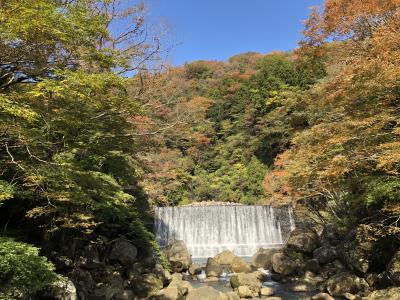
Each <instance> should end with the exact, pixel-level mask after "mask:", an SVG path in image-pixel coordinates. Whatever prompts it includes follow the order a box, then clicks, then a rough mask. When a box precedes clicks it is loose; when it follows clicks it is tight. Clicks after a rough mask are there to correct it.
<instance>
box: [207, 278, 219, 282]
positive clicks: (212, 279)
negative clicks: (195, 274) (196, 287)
mask: <svg viewBox="0 0 400 300" xmlns="http://www.w3.org/2000/svg"><path fill="white" fill-rule="evenodd" d="M217 281H219V278H218V277H207V278H206V279H204V280H203V282H217Z"/></svg>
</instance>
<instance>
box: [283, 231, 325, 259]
mask: <svg viewBox="0 0 400 300" xmlns="http://www.w3.org/2000/svg"><path fill="white" fill-rule="evenodd" d="M318 245H319V237H318V234H317V233H316V232H315V231H314V230H312V229H295V230H293V231H292V233H291V234H290V237H289V240H288V241H287V243H286V248H290V249H294V250H295V251H300V252H305V253H312V252H313V251H314V250H315V249H316V248H317V247H318Z"/></svg>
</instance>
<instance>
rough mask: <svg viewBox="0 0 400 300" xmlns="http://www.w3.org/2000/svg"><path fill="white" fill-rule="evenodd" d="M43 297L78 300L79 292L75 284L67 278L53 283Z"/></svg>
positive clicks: (55, 299)
mask: <svg viewBox="0 0 400 300" xmlns="http://www.w3.org/2000/svg"><path fill="white" fill-rule="evenodd" d="M43 297H45V298H50V299H54V300H77V299H78V296H77V292H76V288H75V285H74V283H73V282H72V281H71V280H68V279H67V278H63V279H61V280H58V281H56V282H54V283H52V284H51V285H50V286H48V287H47V288H46V290H45V291H44V293H43Z"/></svg>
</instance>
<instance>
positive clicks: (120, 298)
mask: <svg viewBox="0 0 400 300" xmlns="http://www.w3.org/2000/svg"><path fill="white" fill-rule="evenodd" d="M133 299H134V295H133V292H132V291H130V290H123V291H121V292H119V293H118V294H117V295H116V296H115V300H133Z"/></svg>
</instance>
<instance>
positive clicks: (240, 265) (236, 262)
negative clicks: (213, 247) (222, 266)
mask: <svg viewBox="0 0 400 300" xmlns="http://www.w3.org/2000/svg"><path fill="white" fill-rule="evenodd" d="M231 269H232V271H233V272H235V273H250V272H251V267H250V265H249V264H248V263H247V262H246V261H245V260H244V259H243V258H241V257H235V258H234V259H233V261H232V264H231Z"/></svg>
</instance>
